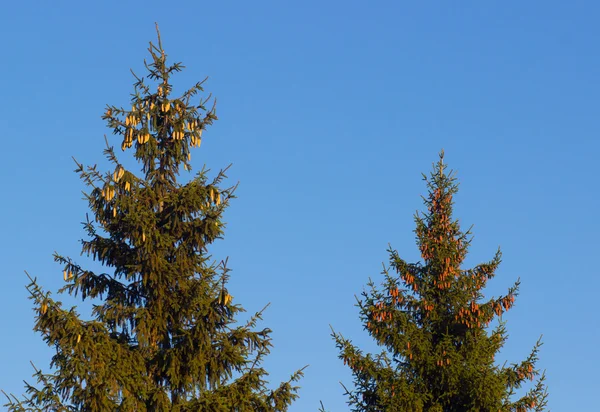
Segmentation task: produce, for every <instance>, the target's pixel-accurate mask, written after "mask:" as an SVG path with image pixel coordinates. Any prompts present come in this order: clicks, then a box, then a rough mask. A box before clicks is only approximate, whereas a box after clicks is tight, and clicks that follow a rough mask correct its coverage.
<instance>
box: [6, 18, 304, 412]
mask: <svg viewBox="0 0 600 412" xmlns="http://www.w3.org/2000/svg"><path fill="white" fill-rule="evenodd" d="M157 32H158V27H157ZM149 52H150V56H151V60H149V61H148V62H145V67H146V69H147V76H146V78H141V77H137V76H135V74H134V76H135V85H134V93H133V94H132V98H131V103H130V107H127V108H122V107H117V106H108V107H107V109H106V113H105V114H104V116H103V119H104V120H105V121H106V122H107V124H108V127H109V128H111V129H112V131H113V132H114V134H115V135H117V136H118V137H119V143H120V145H121V149H122V150H123V151H131V152H132V153H133V155H134V157H135V159H136V160H137V161H138V162H139V163H140V164H141V172H138V174H135V172H134V171H132V170H127V169H126V168H125V166H124V165H123V164H122V163H121V162H120V161H119V157H118V156H117V153H116V152H115V150H114V149H113V147H111V146H109V143H108V141H107V149H106V150H105V155H106V156H107V158H108V160H109V161H110V164H111V165H112V167H114V169H113V168H111V170H109V171H108V172H106V173H103V172H101V171H100V170H99V169H98V168H97V167H96V166H90V167H87V166H84V165H82V164H80V163H77V170H76V171H77V173H79V175H80V176H81V178H82V180H83V181H84V182H85V184H86V185H87V186H88V187H89V188H90V189H89V191H88V192H87V194H86V197H87V200H88V201H89V207H90V211H91V215H92V218H89V219H87V221H86V222H85V223H84V228H85V232H86V234H87V239H85V240H82V245H83V246H82V254H83V255H85V256H88V257H91V258H93V259H94V260H96V261H98V262H100V263H101V264H102V265H103V266H104V267H105V268H106V272H105V273H97V272H94V271H92V270H88V269H86V268H84V267H83V266H80V264H78V263H77V262H75V260H73V259H71V258H69V257H63V256H61V255H59V254H55V260H56V262H58V263H59V264H60V265H61V267H62V270H63V276H64V281H65V282H66V285H65V286H64V287H63V288H62V289H60V290H59V293H68V294H70V295H72V296H79V297H80V298H81V299H83V300H91V301H92V302H93V303H94V305H93V311H92V319H91V320H84V319H82V318H81V316H80V315H79V314H78V312H77V310H76V308H66V307H64V306H63V304H62V303H61V302H59V301H57V300H55V299H53V298H52V295H51V294H50V293H49V292H46V291H44V290H43V289H42V287H41V286H39V284H38V282H37V281H36V280H35V279H32V281H31V284H30V285H29V286H28V289H29V291H30V293H31V298H32V299H33V301H34V303H35V312H36V318H35V327H34V330H35V331H37V332H39V333H41V334H42V336H43V338H44V340H45V341H46V343H47V344H48V345H49V346H51V347H53V348H55V349H56V354H55V355H54V356H53V357H52V362H51V367H52V368H53V370H52V372H51V373H43V372H42V371H40V370H37V369H36V373H35V374H34V376H35V377H36V378H37V384H33V385H32V384H26V392H27V394H26V395H24V396H23V397H22V398H18V397H16V396H14V395H11V396H9V397H8V398H9V401H8V404H7V405H6V406H7V407H8V409H9V410H11V411H29V410H36V411H41V410H44V411H46V410H53V411H75V410H77V411H215V412H216V411H265V412H266V411H285V410H287V409H288V407H289V405H290V404H291V403H292V401H293V400H294V399H295V398H296V397H297V387H296V386H293V383H294V382H295V381H297V380H298V379H299V378H300V376H301V374H302V371H298V372H296V373H294V374H292V377H291V379H290V380H289V381H288V382H284V383H281V384H280V385H279V386H278V387H276V388H275V389H268V387H267V382H266V380H265V379H266V375H267V372H266V371H265V370H264V368H263V367H262V366H261V364H262V361H263V359H264V357H265V355H267V354H268V352H269V349H270V347H271V341H270V332H271V331H270V330H269V329H258V328H257V326H256V325H257V322H258V321H259V320H260V319H261V313H262V311H260V312H258V313H256V315H254V316H251V317H250V318H249V320H248V322H247V323H244V324H236V317H239V314H240V312H242V311H243V310H244V309H243V308H242V306H240V305H239V304H237V303H236V302H235V300H234V299H233V297H232V296H231V295H230V294H229V292H228V290H227V281H228V278H229V269H228V268H227V265H226V261H221V262H217V261H214V260H213V258H212V257H211V256H210V255H209V254H208V248H209V246H210V245H211V244H212V243H213V242H214V241H215V240H217V239H219V238H221V237H222V235H223V228H224V224H223V220H222V218H223V212H224V211H225V209H226V207H227V206H228V204H229V202H230V200H231V199H232V197H233V191H234V190H233V189H234V188H233V187H229V188H223V187H222V181H223V179H224V178H225V177H226V176H225V174H224V171H221V172H219V173H218V174H216V176H214V178H209V176H208V171H207V170H204V169H203V170H202V171H200V172H199V173H198V174H197V175H196V176H195V177H193V178H192V179H191V180H190V181H189V182H187V183H185V184H181V183H178V181H177V180H178V177H179V176H180V173H181V172H182V170H181V168H183V169H184V170H185V171H190V170H191V167H192V165H191V163H190V159H191V153H192V149H194V148H198V147H199V146H200V142H201V139H202V133H203V131H204V130H205V129H206V128H207V127H208V126H210V125H211V124H212V123H213V121H215V120H217V116H216V115H215V108H214V104H212V105H208V103H209V102H210V100H211V99H210V96H207V97H205V98H201V97H200V95H201V93H202V92H203V83H204V82H199V83H197V84H195V85H194V86H193V87H191V88H190V89H189V90H187V91H185V92H184V93H183V94H182V95H181V96H173V89H172V84H171V76H172V75H173V74H175V73H176V72H179V71H181V70H182V69H183V66H182V65H181V64H180V63H175V64H172V65H169V64H167V60H166V54H165V51H164V50H163V47H162V44H161V39H160V33H158V43H157V45H155V44H153V43H150V47H149ZM194 102H195V103H194ZM36 385H37V386H36Z"/></svg>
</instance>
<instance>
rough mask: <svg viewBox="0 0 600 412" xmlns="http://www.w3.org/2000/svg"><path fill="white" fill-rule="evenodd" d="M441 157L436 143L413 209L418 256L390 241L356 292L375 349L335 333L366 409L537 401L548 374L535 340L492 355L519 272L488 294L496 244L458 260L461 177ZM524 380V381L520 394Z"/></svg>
mask: <svg viewBox="0 0 600 412" xmlns="http://www.w3.org/2000/svg"><path fill="white" fill-rule="evenodd" d="M443 160H444V154H443V152H442V153H441V154H440V160H439V162H438V163H437V164H435V165H434V169H433V172H432V173H431V175H430V177H429V178H428V177H427V176H425V175H423V178H424V180H425V181H426V183H427V187H428V196H427V197H424V198H423V199H424V203H425V206H426V211H425V212H424V213H417V214H416V216H415V221H416V230H415V233H416V237H417V245H418V247H419V250H420V251H421V256H422V262H419V263H407V262H406V261H404V260H403V259H402V258H401V257H400V256H399V254H398V253H397V252H396V251H395V250H393V249H391V248H390V250H389V253H390V265H389V267H385V266H384V271H383V275H384V278H385V280H384V282H383V284H382V287H377V286H376V285H375V283H374V282H373V281H370V282H369V284H368V289H367V290H365V291H364V292H363V293H362V298H361V299H359V301H358V307H359V310H360V317H361V320H362V322H363V323H364V327H365V329H366V330H367V331H368V333H369V334H370V336H372V337H373V339H374V340H375V341H376V342H377V344H378V346H381V347H382V351H381V353H379V354H365V353H363V351H361V350H360V349H359V348H357V347H356V346H355V345H353V343H352V342H351V341H350V340H349V339H346V338H344V337H343V336H342V335H340V334H338V333H335V332H334V333H333V337H334V339H335V341H336V345H337V347H338V349H339V350H340V359H342V360H343V362H344V364H347V365H349V367H350V368H351V371H352V374H353V377H354V385H355V387H354V389H352V390H348V389H346V395H347V396H348V403H349V405H350V406H351V407H352V408H353V410H354V411H368V412H375V411H415V412H418V411H457V412H458V411H531V410H536V411H540V410H543V409H544V407H545V405H546V397H547V391H546V386H545V383H544V380H545V376H544V373H543V372H540V371H539V370H538V369H536V362H537V360H538V351H539V348H540V345H541V342H540V341H538V342H537V343H536V345H535V346H534V348H533V350H532V351H531V353H530V355H529V356H528V357H527V358H526V359H525V360H523V361H521V362H518V363H513V364H510V365H506V364H505V365H504V366H498V365H496V363H495V362H494V356H495V355H496V353H497V352H498V351H499V350H500V349H501V348H502V346H503V345H504V343H505V342H506V339H507V333H506V328H505V323H504V322H503V321H502V318H501V317H502V314H503V313H504V312H506V311H508V310H509V309H511V307H512V306H513V304H514V302H515V297H516V296H517V292H518V287H519V281H517V282H516V283H515V284H514V286H512V287H511V288H509V290H508V293H507V294H506V295H504V296H500V297H496V298H491V299H485V298H484V295H483V293H482V289H483V288H484V287H485V286H486V283H487V281H488V280H489V279H491V278H493V277H494V275H495V272H496V269H497V268H498V265H499V264H500V260H501V254H500V251H498V252H497V253H496V255H495V256H494V258H493V259H492V260H491V261H489V262H487V263H483V264H479V265H477V266H475V267H474V268H472V269H463V268H462V264H463V261H464V259H465V256H466V254H467V249H468V247H469V244H470V242H471V237H470V231H467V232H462V231H461V229H460V226H459V222H458V221H457V220H455V219H453V217H452V206H453V196H454V195H455V194H456V192H457V190H458V185H457V183H456V178H455V175H454V174H453V173H452V172H449V173H447V172H446V165H445V164H444V161H443ZM494 319H498V323H497V325H496V326H494V327H493V328H491V330H490V328H488V325H490V322H492V320H494ZM490 327H491V326H490ZM529 380H531V381H534V382H532V383H530V384H529V386H530V388H529V389H528V390H526V391H525V389H526V388H524V389H523V390H524V391H525V392H524V393H523V394H521V395H520V396H517V394H516V393H515V392H516V391H517V390H518V389H519V388H522V387H523V385H524V384H526V382H528V381H529ZM515 398H517V399H515Z"/></svg>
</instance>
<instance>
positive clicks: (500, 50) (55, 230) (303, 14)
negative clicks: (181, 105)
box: [0, 0, 600, 412]
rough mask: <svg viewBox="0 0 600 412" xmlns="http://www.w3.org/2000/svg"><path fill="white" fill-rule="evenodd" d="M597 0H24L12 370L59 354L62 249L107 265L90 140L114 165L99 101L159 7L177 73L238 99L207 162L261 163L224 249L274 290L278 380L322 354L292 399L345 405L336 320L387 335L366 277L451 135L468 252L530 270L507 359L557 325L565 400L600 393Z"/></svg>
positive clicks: (555, 368) (551, 357) (4, 302)
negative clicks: (38, 295) (91, 222)
mask: <svg viewBox="0 0 600 412" xmlns="http://www.w3.org/2000/svg"><path fill="white" fill-rule="evenodd" d="M599 18H600V6H599V5H598V3H597V2H593V1H569V2H564V1H548V0H546V1H527V2H505V1H503V2H501V1H486V2H481V1H460V2H402V1H374V2H365V1H353V0H346V1H343V2H342V1H312V0H305V1H302V2H293V1H260V0H257V1H252V2H247V1H227V2H216V1H213V2H203V1H177V2H172V3H169V2H165V1H160V2H158V1H144V2H133V1H132V2H117V1H102V2H75V1H54V2H41V1H37V2H33V1H21V2H7V3H6V4H4V5H3V11H2V13H1V14H0V23H1V24H0V35H1V37H2V39H3V42H2V43H3V44H2V50H1V52H0V53H1V54H2V64H1V65H0V78H1V79H2V82H1V84H2V86H1V88H2V92H1V96H2V98H1V99H0V113H1V114H0V122H1V124H2V129H1V132H0V133H1V135H2V141H3V142H4V143H3V144H4V146H3V153H4V156H3V160H2V162H1V163H0V172H1V174H2V177H3V178H2V190H3V195H2V202H1V203H0V215H2V216H3V217H4V218H3V219H2V220H0V230H1V233H2V236H1V237H0V251H1V252H0V253H1V257H2V261H3V262H4V265H3V272H4V275H3V279H4V281H3V282H2V288H0V325H2V328H3V331H2V333H1V336H2V339H1V340H0V365H1V366H2V371H1V372H0V388H2V389H4V390H5V391H7V392H13V393H15V394H20V393H22V392H23V384H22V380H23V379H27V380H31V374H32V373H33V370H32V368H31V366H30V364H29V361H30V360H31V361H33V362H34V363H35V364H36V365H37V366H38V367H40V368H43V369H47V368H48V365H49V361H50V357H51V356H52V351H51V350H50V349H49V348H47V347H46V345H45V344H44V342H43V341H42V339H41V337H40V335H36V334H34V333H33V332H32V330H31V329H32V326H33V316H34V314H33V312H32V307H31V302H30V301H29V300H28V299H27V292H26V290H25V285H26V284H27V278H26V276H25V274H24V272H23V271H24V270H27V271H28V272H29V273H30V274H31V275H32V276H36V277H37V278H38V279H39V282H40V284H41V285H43V287H44V288H46V289H47V290H50V291H53V292H55V291H56V290H57V289H58V288H59V287H60V286H61V285H62V284H63V281H62V268H61V267H60V266H58V265H57V264H55V263H54V262H53V259H52V253H53V252H54V251H58V252H60V253H61V254H63V255H69V256H72V257H74V258H76V260H77V261H78V262H79V263H82V264H87V263H89V260H87V259H84V258H83V257H79V253H80V243H79V240H80V239H81V238H82V237H83V235H84V232H83V230H82V227H81V224H80V222H82V221H83V220H84V217H85V213H86V212H87V204H86V203H85V202H84V201H83V200H82V194H81V191H82V190H84V186H83V184H82V183H81V182H80V181H79V179H78V177H77V175H76V174H75V173H73V169H74V167H75V166H74V163H73V161H72V159H71V156H74V157H76V158H77V160H79V161H81V162H83V163H86V164H93V163H98V164H99V165H101V166H103V165H106V162H105V161H104V158H103V156H102V150H103V148H104V138H103V135H104V134H107V136H108V138H109V141H110V142H111V143H112V144H114V145H116V146H119V145H120V140H118V139H117V138H116V137H113V136H112V135H111V134H110V130H108V129H107V128H105V125H104V124H103V121H102V120H101V118H100V116H101V114H102V113H103V110H104V107H105V105H106V104H109V103H110V104H115V105H124V106H127V104H128V102H129V95H130V93H131V92H132V90H133V88H132V83H133V78H132V76H131V74H130V72H129V69H130V68H131V69H133V70H135V71H136V72H138V73H139V74H143V59H144V58H146V57H148V53H147V51H146V49H147V45H148V42H149V41H151V40H154V39H155V31H154V22H155V21H157V22H158V23H159V24H160V29H161V33H162V38H163V44H164V47H165V49H166V51H167V53H168V55H169V57H170V59H171V61H182V62H183V63H184V64H185V65H186V66H187V69H186V70H185V71H184V72H183V73H181V74H179V75H178V76H176V77H175V78H174V79H173V81H174V84H175V85H176V87H179V88H181V89H183V88H184V87H187V86H191V85H192V84H193V83H194V82H196V81H198V80H200V79H202V78H204V77H205V76H210V78H209V81H208V82H207V83H206V90H207V91H209V92H212V93H213V95H214V96H216V97H217V98H218V116H219V119H220V120H219V121H218V122H216V123H215V125H214V126H212V127H211V128H210V129H209V130H208V131H207V132H206V133H205V134H204V139H203V145H202V147H201V148H200V149H196V150H195V152H194V153H193V155H192V156H193V157H192V159H193V166H194V167H195V169H196V170H198V169H200V168H201V167H202V165H203V164H207V166H208V167H210V168H211V169H213V170H214V171H216V170H218V169H220V168H222V167H225V166H227V165H228V164H230V163H233V166H232V168H231V169H230V173H229V177H230V179H229V181H230V182H231V184H234V183H236V182H238V181H239V182H240V186H239V189H238V192H237V195H238V199H236V200H235V201H233V203H232V206H231V207H230V209H229V210H228V211H227V212H226V215H225V218H226V221H227V223H228V225H227V230H226V235H225V238H224V240H222V241H220V242H219V243H218V244H217V245H215V247H214V248H213V249H212V251H213V253H214V255H215V257H218V258H224V257H226V256H229V265H230V267H231V268H232V269H233V272H232V279H231V283H230V291H231V292H232V294H233V295H234V296H235V300H236V301H237V302H238V303H240V304H242V305H243V306H244V307H246V308H247V309H248V310H249V311H250V312H255V311H257V310H259V309H261V308H262V307H263V306H264V305H265V304H266V303H267V302H271V306H270V307H269V309H268V310H267V312H266V313H265V316H264V322H263V323H262V324H261V325H262V326H264V327H269V328H271V329H273V334H272V337H273V344H274V347H273V350H272V353H271V355H270V356H269V357H268V358H267V361H266V363H265V367H266V368H267V370H268V371H270V373H271V376H270V378H271V381H272V384H273V386H274V385H275V384H276V383H277V382H280V381H282V380H287V379H288V377H289V375H290V374H291V373H292V372H293V371H295V370H296V369H299V368H301V367H302V366H304V365H306V364H309V365H310V367H309V368H307V369H306V375H305V378H304V379H303V380H302V381H301V382H300V385H301V386H302V389H301V391H300V398H299V400H298V401H297V402H295V403H294V405H293V407H292V408H290V411H292V412H299V411H315V410H317V408H318V406H319V400H322V401H323V402H324V404H325V406H326V407H327V408H328V409H329V410H331V411H332V412H333V411H343V410H347V407H346V404H345V402H346V398H345V397H344V396H343V389H342V387H341V386H340V384H339V382H340V381H342V382H344V383H345V384H346V385H349V384H351V383H352V379H351V376H350V374H349V373H348V369H346V368H345V367H344V366H343V364H342V362H341V361H340V360H339V359H338V358H337V351H336V349H335V346H334V343H333V341H332V339H331V337H330V326H329V325H332V326H333V328H334V329H335V330H336V331H339V332H341V333H343V334H344V335H345V336H346V337H349V338H352V339H353V340H354V342H355V343H356V344H358V345H359V346H361V347H362V348H364V349H366V350H373V349H375V346H374V344H373V342H372V341H371V340H370V339H369V337H368V336H367V335H366V333H365V332H363V330H362V325H361V324H360V322H359V319H358V311H357V308H356V307H355V306H354V303H355V300H354V299H355V298H354V295H355V294H356V295H358V294H360V292H361V291H362V289H363V286H364V285H365V284H366V283H367V281H368V279H369V277H371V278H373V279H374V280H375V281H376V282H379V281H380V280H381V279H382V276H381V275H380V271H381V264H382V262H387V260H388V254H387V253H386V249H387V247H388V243H390V244H391V245H392V247H394V248H395V249H397V250H398V251H399V253H400V255H401V256H403V257H404V258H405V259H407V260H409V261H416V260H417V259H418V258H419V254H418V251H417V248H416V246H415V236H414V233H413V229H414V222H413V215H414V213H415V211H416V210H419V209H422V202H421V198H420V195H422V194H425V185H424V182H423V181H422V179H421V173H422V172H425V173H427V172H429V171H430V169H431V164H432V162H434V161H436V159H437V156H438V152H439V151H440V150H441V149H442V148H443V149H445V151H446V161H447V163H448V164H449V165H450V167H452V168H453V169H455V170H456V171H457V173H458V175H457V176H458V178H459V181H460V185H461V186H460V188H461V189H460V192H459V194H458V196H456V197H455V200H456V202H457V203H456V217H458V218H459V219H460V220H461V223H462V225H463V228H465V229H466V228H468V227H469V226H470V225H471V224H473V225H474V228H473V233H474V235H475V238H474V241H473V245H472V247H471V250H470V255H469V257H468V261H467V263H468V264H471V265H472V264H476V263H479V262H482V261H486V260H488V259H490V258H491V257H492V256H493V254H494V252H495V251H496V248H497V247H498V246H501V247H502V250H503V254H504V260H503V264H502V265H501V267H500V269H499V272H498V276H497V277H496V278H495V279H494V280H493V281H492V282H491V283H490V285H489V288H488V289H487V293H488V294H489V295H493V294H496V295H498V294H500V293H503V292H504V291H505V290H506V289H507V288H508V287H509V286H510V285H511V284H512V283H513V282H514V281H515V280H516V279H517V278H520V279H521V281H522V286H521V294H520V297H519V298H518V299H517V302H516V306H515V308H514V309H513V310H511V311H510V312H509V313H508V314H507V315H505V319H506V320H507V321H508V325H507V327H508V331H509V334H510V337H509V340H508V342H507V344H506V346H505V348H504V350H503V352H502V354H501V356H500V358H501V360H504V359H506V360H509V361H520V360H522V359H523V358H525V357H526V356H527V354H528V353H529V352H530V350H531V348H532V347H533V345H534V343H535V342H536V340H537V339H538V338H539V337H540V335H542V334H543V341H544V346H543V348H542V351H541V354H540V357H541V360H540V363H539V365H540V366H541V368H543V369H546V370H547V376H548V386H549V392H550V398H549V407H550V409H552V410H554V411H593V410H597V409H596V408H597V405H598V398H597V396H598V391H599V390H600V384H599V380H598V376H597V373H598V369H599V368H600V361H599V356H598V341H599V339H600V327H599V326H600V325H599V321H598V315H597V314H598V305H597V302H598V290H599V287H600V280H599V277H598V259H599V256H600V254H599V253H598V248H599V246H600V242H599V236H598V233H599V230H600V223H599V222H598V217H597V216H598V210H599V206H600V204H599V203H600V194H599V190H598V189H599V183H598V178H599V176H600V175H599V173H598V168H599V167H600V163H599V162H598V153H599V152H600V143H599V140H598V135H599V132H600V122H598V114H599V113H598V110H599V96H600V76H599V73H600V54H599V53H598V44H599V42H600V26H598V21H599ZM128 156H130V153H128V152H125V153H124V154H122V155H121V157H122V158H123V159H126V158H127V157H128ZM187 178H188V177H187V176H185V177H184V179H187ZM90 267H97V265H96V264H95V263H90ZM63 300H64V301H65V302H71V301H70V300H69V299H68V298H67V297H64V298H63Z"/></svg>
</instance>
